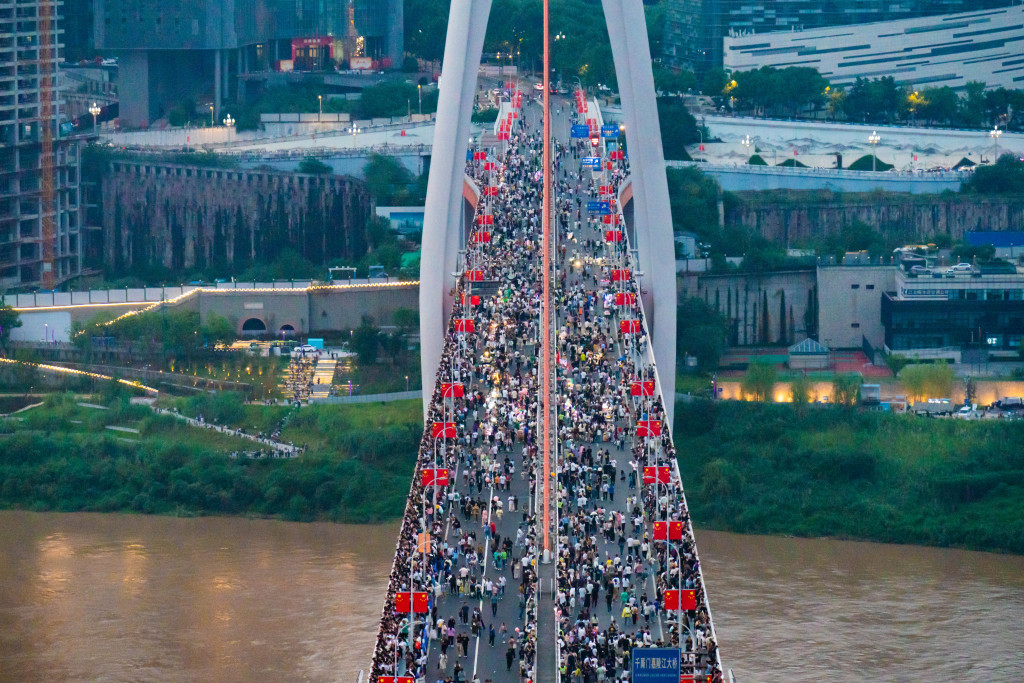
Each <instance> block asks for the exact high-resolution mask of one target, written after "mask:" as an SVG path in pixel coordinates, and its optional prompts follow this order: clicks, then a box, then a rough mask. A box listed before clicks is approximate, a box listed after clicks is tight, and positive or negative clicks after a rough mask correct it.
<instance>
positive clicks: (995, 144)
mask: <svg viewBox="0 0 1024 683" xmlns="http://www.w3.org/2000/svg"><path fill="white" fill-rule="evenodd" d="M1002 134H1003V131H1001V130H999V126H993V127H992V130H990V131H989V132H988V136H989V137H990V138H992V163H995V162H997V161H999V136H1000V135H1002Z"/></svg>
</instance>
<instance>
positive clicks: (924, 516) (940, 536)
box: [675, 401, 1024, 553]
mask: <svg viewBox="0 0 1024 683" xmlns="http://www.w3.org/2000/svg"><path fill="white" fill-rule="evenodd" d="M675 438H676V445H677V448H678V451H679V454H680V457H679V462H680V468H681V470H682V472H683V479H684V484H685V485H686V487H687V492H688V500H689V503H690V508H691V511H692V514H693V518H694V520H695V521H696V523H697V525H698V526H704V527H709V528H716V529H725V530H730V531H738V532H743V533H772V534H794V535H800V536H840V537H846V538H858V539H864V540H874V541H883V542H894V543H914V544H923V545H937V546H959V547H965V548H974V549H980V550H1003V551H1010V552H1016V553H1024V448H1022V447H1021V445H1020V444H1022V443H1024V423H1021V422H1016V423H1002V422H995V421H984V422H975V421H971V422H969V421H961V420H928V419H923V418H917V417H913V416H903V415H888V414H883V413H858V412H855V411H850V410H843V409H838V408H804V409H803V411H802V412H799V413H798V409H797V408H795V407H794V406H791V405H774V404H753V403H738V402H732V401H726V402H719V403H715V404H712V403H710V402H707V401H698V402H694V403H692V404H683V403H680V404H678V406H677V410H676V431H675Z"/></svg>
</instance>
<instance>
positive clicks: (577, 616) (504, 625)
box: [369, 95, 721, 683]
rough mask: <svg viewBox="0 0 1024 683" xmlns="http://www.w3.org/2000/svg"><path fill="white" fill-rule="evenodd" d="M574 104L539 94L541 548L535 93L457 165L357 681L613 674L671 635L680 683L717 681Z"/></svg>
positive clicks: (622, 251) (606, 171)
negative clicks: (410, 458) (549, 193)
mask: <svg viewBox="0 0 1024 683" xmlns="http://www.w3.org/2000/svg"><path fill="white" fill-rule="evenodd" d="M514 97H515V96H514ZM516 99H517V101H518V102H519V103H522V99H521V98H516ZM582 101H583V100H582V95H579V96H577V97H576V98H575V102H574V101H573V100H567V101H562V102H559V103H558V104H557V105H555V106H553V107H552V111H553V112H555V113H554V115H553V116H552V131H553V133H554V135H555V138H556V140H557V142H556V143H555V145H554V152H553V153H552V157H551V158H552V164H553V167H554V169H555V173H554V175H555V185H554V201H553V206H552V217H553V220H554V224H555V226H556V227H557V233H556V244H557V247H556V249H555V250H554V253H553V264H554V269H553V272H552V273H551V275H552V276H553V280H552V281H553V282H554V283H555V286H554V291H553V296H552V303H553V313H554V321H553V322H554V325H553V329H554V335H555V339H554V343H555V348H556V349H557V354H558V355H557V362H556V363H555V370H554V376H553V380H554V386H555V397H556V400H555V401H553V405H552V406H550V408H551V414H552V418H553V421H554V428H553V429H554V433H555V435H556V436H557V440H556V443H557V447H556V454H557V455H556V465H555V468H554V470H553V472H552V478H553V479H554V481H555V482H556V491H557V496H556V497H555V499H554V500H553V501H552V502H551V505H552V527H551V528H550V529H549V531H550V532H551V533H552V535H553V536H554V538H555V539H556V543H555V548H554V552H553V553H552V555H551V556H550V557H548V558H545V557H544V556H543V554H542V552H541V545H542V544H541V541H540V537H541V536H542V535H543V531H544V530H543V528H542V522H541V519H542V516H541V515H540V514H539V513H540V512H541V511H540V510H539V500H538V492H539V491H540V490H541V488H542V487H540V486H539V485H538V484H539V481H540V480H541V479H542V478H543V476H544V475H543V473H542V469H541V466H540V460H541V458H539V457H538V456H539V453H540V449H539V443H538V427H537V425H538V418H539V416H540V415H541V414H542V410H543V409H544V406H542V405H541V401H540V399H539V396H540V393H539V384H540V377H541V372H542V370H541V368H542V367H543V364H542V363H541V362H540V355H539V353H538V350H539V348H540V345H541V339H540V334H539V333H540V330H541V320H540V314H541V310H540V305H541V298H542V292H541V279H542V277H541V276H542V262H543V260H542V253H541V238H540V233H541V228H542V218H541V216H542V211H541V188H542V185H541V183H540V182H539V178H540V174H541V172H542V161H541V159H542V149H543V137H542V135H541V134H539V133H538V132H537V131H538V128H539V124H540V117H541V110H540V107H537V106H533V105H530V104H529V103H525V106H521V107H517V109H519V111H520V113H521V116H520V118H519V119H517V120H516V122H515V125H514V127H513V130H512V132H511V134H510V136H509V138H510V139H509V140H508V142H507V143H503V145H502V147H501V148H498V149H491V150H476V152H477V153H476V154H475V155H474V159H473V160H472V161H471V162H467V173H468V174H469V175H470V176H471V177H473V178H474V180H475V181H476V182H477V184H478V185H479V186H480V187H482V188H487V189H486V190H485V191H484V199H483V201H482V202H481V203H480V205H479V206H478V208H477V214H476V216H475V217H474V221H473V224H474V226H475V228H474V231H473V233H472V234H471V235H470V236H468V237H469V238H468V239H467V249H466V254H465V257H464V261H463V263H462V268H461V269H462V273H461V276H460V278H459V280H458V283H457V286H456V289H455V292H454V297H455V306H454V310H453V312H452V317H451V319H450V320H449V323H448V327H447V335H446V338H445V346H444V350H443V354H442V361H441V366H440V367H441V369H440V371H439V373H438V374H439V376H438V379H437V384H436V386H435V387H434V388H433V393H432V396H431V398H430V400H429V412H428V418H427V425H426V430H425V432H424V436H423V439H422V440H421V443H420V453H419V460H418V463H417V468H416V474H415V476H414V480H413V485H412V488H411V490H410V494H409V498H408V500H407V506H406V511H405V516H404V518H403V520H402V525H401V530H400V533H399V539H398V544H397V547H396V555H395V563H394V565H393V569H392V573H391V579H390V585H389V589H388V593H387V597H386V599H385V604H384V609H383V612H382V616H381V621H380V630H379V635H378V640H377V644H376V647H375V650H374V655H373V662H372V666H371V670H370V676H369V681H371V682H372V683H377V682H378V681H389V682H390V681H392V678H391V677H398V678H401V677H409V678H410V679H412V680H415V681H429V682H433V681H452V682H453V683H463V682H468V681H480V682H481V683H484V682H486V681H491V682H492V683H497V682H498V681H567V682H568V681H574V682H586V683H597V682H598V681H612V680H630V673H629V672H630V663H631V654H632V652H633V651H634V649H636V648H638V647H653V646H665V647H670V648H679V649H680V651H681V652H680V655H681V656H680V658H681V661H682V664H683V665H682V667H681V673H682V674H683V676H684V678H683V679H682V680H684V681H696V680H700V681H705V680H709V681H720V680H721V663H720V661H719V657H718V652H717V645H716V642H715V635H714V628H713V624H712V622H711V617H710V610H709V607H708V603H707V596H706V593H705V591H704V585H703V577H702V574H701V571H700V564H699V560H698V558H697V552H696V546H695V543H694V539H693V535H692V529H691V527H690V524H689V518H688V514H687V510H686V503H685V498H684V497H683V494H682V487H681V483H680V476H679V470H678V466H677V465H676V464H675V452H674V449H673V447H672V442H671V436H670V429H669V428H668V425H662V418H663V414H664V413H663V409H662V404H661V396H660V385H659V383H658V380H657V375H656V372H655V369H654V359H653V356H652V354H651V350H650V348H649V344H648V343H647V338H648V335H647V328H646V323H645V321H644V318H643V314H642V311H641V309H640V305H639V292H640V290H639V287H638V285H637V282H636V279H635V277H634V276H633V274H632V273H633V264H632V262H631V258H630V255H629V254H630V252H629V244H628V236H627V235H626V234H625V231H624V230H623V229H622V225H621V222H622V214H621V212H620V211H619V210H618V209H615V210H613V211H610V212H608V216H609V218H604V217H603V216H600V215H593V216H591V215H588V212H587V202H588V201H602V200H603V201H610V200H611V199H612V198H614V197H615V196H617V195H616V191H617V185H618V183H619V182H621V181H622V180H623V179H624V178H625V177H626V174H627V170H628V169H627V166H626V163H627V162H626V160H625V159H624V158H621V155H616V158H615V159H612V158H610V157H609V158H607V159H603V160H602V168H601V172H600V173H599V174H595V173H593V172H592V171H590V170H585V169H584V168H583V167H582V164H583V160H582V159H583V157H584V156H585V155H586V154H587V153H589V150H588V149H584V147H583V146H582V145H581V144H580V142H578V141H571V140H570V138H569V135H568V134H569V126H570V125H571V124H572V123H573V122H574V121H577V122H578V120H580V118H581V117H580V112H579V111H577V108H578V107H579V106H580V103H581V102H582ZM582 142H583V143H585V144H586V145H588V146H589V140H583V141H582ZM491 188H493V189H491ZM606 220H607V221H608V223H605V221H606ZM645 468H657V469H654V470H645ZM645 471H647V472H651V473H652V476H650V477H648V479H649V480H650V482H651V483H649V484H645V483H644V479H645ZM545 560H547V562H545ZM671 591H677V593H676V594H672V593H671ZM410 592H411V595H410ZM673 599H674V600H675V603H674V604H675V609H672V610H666V601H668V602H671V601H672V600H673ZM691 603H692V604H691ZM680 634H681V636H682V637H681V638H680Z"/></svg>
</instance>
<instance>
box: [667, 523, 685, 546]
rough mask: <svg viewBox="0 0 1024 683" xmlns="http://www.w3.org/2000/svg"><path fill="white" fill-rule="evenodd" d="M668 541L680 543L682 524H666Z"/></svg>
mask: <svg viewBox="0 0 1024 683" xmlns="http://www.w3.org/2000/svg"><path fill="white" fill-rule="evenodd" d="M668 540H670V541H681V540H683V523H682V522H669V523H668Z"/></svg>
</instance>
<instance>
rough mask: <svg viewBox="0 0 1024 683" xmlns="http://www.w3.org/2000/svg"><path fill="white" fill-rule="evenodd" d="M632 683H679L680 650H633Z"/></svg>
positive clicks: (651, 648)
mask: <svg viewBox="0 0 1024 683" xmlns="http://www.w3.org/2000/svg"><path fill="white" fill-rule="evenodd" d="M630 681H632V683H679V650H678V649H676V648H674V647H638V648H636V649H635V650H633V661H632V677H631V678H630Z"/></svg>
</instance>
